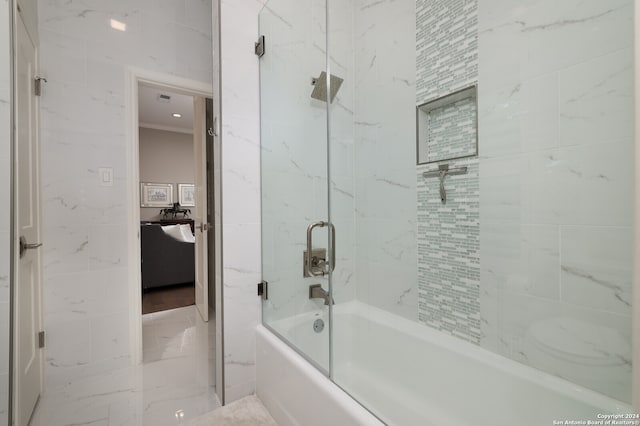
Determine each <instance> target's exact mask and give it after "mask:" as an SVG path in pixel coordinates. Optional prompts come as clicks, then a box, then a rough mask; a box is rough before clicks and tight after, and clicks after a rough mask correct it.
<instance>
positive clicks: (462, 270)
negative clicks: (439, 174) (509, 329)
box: [417, 157, 480, 345]
mask: <svg viewBox="0 0 640 426" xmlns="http://www.w3.org/2000/svg"><path fill="white" fill-rule="evenodd" d="M449 166H450V167H451V168H453V167H461V166H467V168H468V172H467V174H466V175H458V176H447V177H446V178H445V188H446V190H447V203H446V204H442V203H441V201H440V181H439V179H438V178H425V177H423V176H422V172H424V171H427V170H437V165H435V164H431V165H424V166H419V167H418V168H417V172H418V173H417V179H418V185H417V192H418V320H419V321H420V322H422V323H424V324H426V325H428V326H430V327H433V328H435V329H437V330H440V331H443V332H446V333H448V334H451V335H454V336H456V337H459V338H461V339H464V340H467V341H469V342H472V343H474V344H477V345H479V344H480V216H479V211H480V191H479V179H478V168H479V167H478V159H477V157H473V158H468V159H462V160H457V161H455V162H449Z"/></svg>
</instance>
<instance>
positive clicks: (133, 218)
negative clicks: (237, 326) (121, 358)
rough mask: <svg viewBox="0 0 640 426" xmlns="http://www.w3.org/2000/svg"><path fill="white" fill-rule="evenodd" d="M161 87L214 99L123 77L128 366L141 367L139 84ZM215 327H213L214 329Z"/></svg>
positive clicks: (187, 86)
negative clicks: (129, 349) (127, 263)
mask: <svg viewBox="0 0 640 426" xmlns="http://www.w3.org/2000/svg"><path fill="white" fill-rule="evenodd" d="M139 83H144V84H148V85H151V86H157V87H162V88H166V89H169V90H171V91H172V92H178V93H181V94H185V95H191V96H203V97H208V98H211V97H213V86H212V85H210V84H205V83H202V82H199V81H194V80H188V79H185V78H181V77H176V76H174V75H168V74H162V73H157V72H153V71H147V70H142V69H139V68H128V69H127V70H126V75H125V114H126V117H127V118H126V119H127V123H126V128H127V130H126V132H127V135H126V136H127V137H126V140H127V146H128V147H129V149H127V199H128V200H129V202H128V207H129V209H128V210H129V212H128V215H127V216H128V229H127V231H128V236H127V244H128V247H129V250H128V252H129V255H128V259H129V268H128V275H129V277H128V278H129V279H128V281H129V302H130V303H129V336H130V337H129V339H130V348H131V363H132V365H138V364H141V363H142V290H141V288H142V279H141V268H140V238H139V235H140V184H139V182H140V162H139V146H140V141H139V134H138V125H139V119H138V84H139ZM217 327H218V325H217V324H216V328H217Z"/></svg>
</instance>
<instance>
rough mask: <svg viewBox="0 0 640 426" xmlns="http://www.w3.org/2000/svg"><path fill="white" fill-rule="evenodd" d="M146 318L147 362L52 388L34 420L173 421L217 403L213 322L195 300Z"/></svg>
mask: <svg viewBox="0 0 640 426" xmlns="http://www.w3.org/2000/svg"><path fill="white" fill-rule="evenodd" d="M211 317H213V316H212V315H210V318H211ZM142 321H143V325H142V326H143V339H144V342H143V346H144V363H143V364H142V365H140V366H137V367H130V368H125V369H122V370H117V371H113V372H110V373H108V374H104V375H99V376H94V377H90V378H86V379H84V380H81V381H75V382H73V383H70V384H68V385H65V386H62V387H60V388H58V389H53V390H49V391H48V392H46V394H44V395H43V396H42V397H41V399H40V402H39V403H38V407H37V409H36V412H35V413H34V417H33V420H32V422H31V426H70V425H73V426H80V425H91V426H147V425H148V426H151V425H153V426H173V425H181V424H184V423H185V422H187V421H188V420H189V419H193V418H196V417H198V416H201V415H202V414H205V413H208V412H210V411H211V410H214V409H215V408H218V407H219V406H220V403H219V402H218V400H217V398H216V396H215V391H214V384H215V378H214V360H213V356H214V354H215V346H214V345H215V325H214V322H213V321H209V323H205V322H203V321H202V320H201V319H200V316H199V315H198V313H197V312H196V308H195V306H188V307H184V308H178V309H173V310H170V311H163V312H156V313H153V314H147V315H144V316H143V320H142Z"/></svg>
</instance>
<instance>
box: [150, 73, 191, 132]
mask: <svg viewBox="0 0 640 426" xmlns="http://www.w3.org/2000/svg"><path fill="white" fill-rule="evenodd" d="M160 95H167V96H170V97H171V99H169V100H168V101H167V100H162V99H161V98H160ZM174 113H178V114H182V117H180V118H176V117H173V116H172V114H174ZM138 120H139V123H140V127H150V128H155V129H160V130H170V131H176V132H181V133H193V97H192V96H188V95H181V94H178V93H175V92H171V91H169V90H167V89H158V88H155V87H151V86H145V85H142V84H141V85H140V86H139V88H138Z"/></svg>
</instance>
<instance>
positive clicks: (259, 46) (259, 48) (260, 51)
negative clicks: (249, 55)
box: [253, 35, 264, 58]
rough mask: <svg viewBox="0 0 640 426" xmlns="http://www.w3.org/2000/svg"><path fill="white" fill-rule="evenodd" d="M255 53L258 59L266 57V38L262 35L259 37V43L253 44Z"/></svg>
mask: <svg viewBox="0 0 640 426" xmlns="http://www.w3.org/2000/svg"><path fill="white" fill-rule="evenodd" d="M253 53H255V54H256V55H257V56H258V58H261V57H262V55H264V36H263V35H261V36H260V37H258V41H256V42H255V43H254V44H253Z"/></svg>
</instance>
